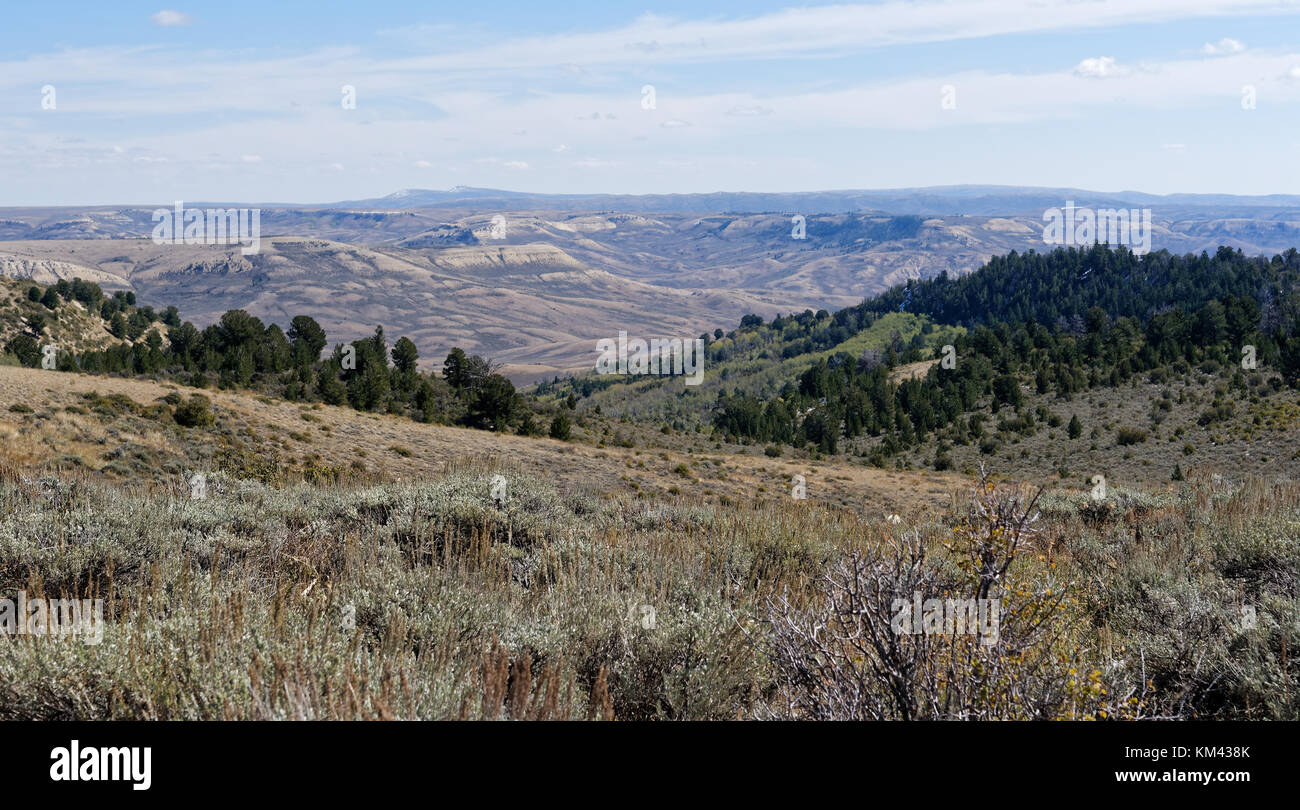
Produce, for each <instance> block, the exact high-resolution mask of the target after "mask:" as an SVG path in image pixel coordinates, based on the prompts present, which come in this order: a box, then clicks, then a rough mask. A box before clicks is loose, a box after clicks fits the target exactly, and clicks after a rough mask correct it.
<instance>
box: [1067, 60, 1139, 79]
mask: <svg viewBox="0 0 1300 810" xmlns="http://www.w3.org/2000/svg"><path fill="white" fill-rule="evenodd" d="M1126 73H1128V68H1124V67H1120V66H1119V65H1118V64H1116V62H1115V59H1114V58H1113V57H1110V56H1098V57H1096V58H1090V59H1084V60H1083V61H1082V62H1080V63H1079V64H1078V65H1076V66H1075V68H1074V75H1076V76H1083V77H1084V78H1087V79H1110V78H1114V77H1115V76H1123V75H1125V74H1126Z"/></svg>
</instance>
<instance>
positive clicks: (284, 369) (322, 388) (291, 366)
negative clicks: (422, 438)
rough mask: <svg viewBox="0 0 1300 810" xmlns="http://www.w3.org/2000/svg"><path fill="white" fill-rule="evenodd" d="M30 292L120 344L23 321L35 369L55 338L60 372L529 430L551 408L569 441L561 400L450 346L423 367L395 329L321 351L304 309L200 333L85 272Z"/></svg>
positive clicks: (21, 337)
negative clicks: (83, 344)
mask: <svg viewBox="0 0 1300 810" xmlns="http://www.w3.org/2000/svg"><path fill="white" fill-rule="evenodd" d="M30 289H31V292H29V294H28V297H29V298H30V299H31V300H32V301H34V302H40V303H42V304H43V305H44V306H45V307H46V308H48V309H49V311H50V316H49V317H51V318H53V317H58V309H59V306H60V302H70V301H76V302H78V304H79V305H80V306H81V307H82V308H83V309H85V310H87V311H89V312H95V313H98V314H99V316H100V317H101V318H103V320H104V321H105V327H106V328H107V330H108V332H109V333H110V334H111V335H112V336H113V337H115V338H118V339H119V340H120V342H117V343H114V344H113V345H111V346H109V347H107V348H104V349H94V350H86V351H80V352H77V351H72V350H68V349H65V348H62V347H60V345H59V344H58V342H57V341H52V340H51V339H50V338H49V336H48V335H47V334H45V332H46V324H45V321H44V320H43V319H41V318H27V319H26V323H27V326H26V329H25V330H24V331H22V332H20V333H19V334H16V335H14V336H13V337H11V338H10V339H9V341H8V342H7V343H6V344H5V352H6V354H7V355H9V356H10V357H11V358H13V359H11V360H10V362H17V363H21V364H22V365H25V366H28V367H32V368H37V367H41V366H42V365H43V364H44V361H45V358H46V351H47V349H46V347H47V346H52V347H53V349H54V353H53V359H54V368H56V369H57V370H60V371H83V372H88V373H97V374H128V375H136V374H149V375H159V376H165V377H171V378H174V379H176V380H178V381H180V382H183V383H185V384H187V385H190V386H193V387H196V388H206V387H209V386H214V385H215V386H217V387H220V388H252V389H255V390H258V391H262V392H265V393H268V394H273V395H276V396H280V397H283V398H284V399H287V400H290V401H299V402H324V403H326V404H329V405H349V406H351V407H353V408H355V409H357V410H363V411H386V412H388V413H392V414H399V415H406V416H410V417H412V418H414V419H417V420H420V421H424V422H438V423H441V424H462V425H467V426H470V427H476V428H482V429H486V430H498V431H500V430H516V431H517V432H519V433H522V434H525V435H541V434H543V433H546V432H547V431H546V428H545V426H544V424H541V423H539V420H540V419H542V418H543V417H546V418H549V422H550V433H551V435H553V436H555V437H556V438H568V432H569V423H568V419H567V417H566V416H564V415H563V414H562V413H560V411H561V410H562V407H551V408H546V407H543V406H541V405H540V404H539V403H538V402H537V401H536V400H535V399H534V398H532V397H526V396H524V395H522V394H520V393H519V392H517V391H516V390H515V387H514V385H513V384H512V383H511V382H510V381H509V380H508V379H506V378H505V377H503V376H502V375H500V374H498V373H497V368H496V366H495V365H494V364H493V363H492V362H491V361H489V360H485V359H484V358H482V357H479V356H477V355H473V356H467V355H466V354H465V352H464V351H462V350H461V349H459V348H455V349H453V350H452V351H451V352H450V354H449V355H448V356H447V359H446V362H445V363H444V365H443V368H442V369H441V370H434V371H431V372H429V373H424V372H421V371H420V370H419V367H418V362H419V356H420V355H419V351H418V349H417V347H416V345H415V343H414V342H413V341H411V340H410V339H409V338H406V337H400V338H398V339H397V341H396V342H394V343H393V345H392V346H391V347H389V345H388V340H387V337H386V336H385V334H384V329H383V327H382V326H379V327H376V329H375V332H374V334H373V335H371V336H370V337H368V338H362V339H360V340H354V341H351V342H350V343H346V344H344V343H338V344H335V346H334V348H333V351H332V353H330V354H328V355H327V356H325V357H322V352H324V350H325V349H326V348H327V346H328V345H329V338H328V336H327V335H326V333H325V330H324V329H323V328H322V327H321V326H320V324H319V323H318V322H317V321H316V320H315V319H314V318H312V317H310V316H308V315H298V316H296V317H294V318H293V319H292V321H291V322H290V326H289V330H288V331H287V332H285V331H284V330H283V329H281V328H280V326H279V325H277V324H275V323H271V324H264V323H263V322H262V320H261V319H260V318H257V317H255V316H253V315H250V314H249V313H248V312H246V311H244V310H242V309H235V310H230V311H228V312H226V313H225V314H224V315H222V316H221V319H220V320H219V321H218V322H217V323H214V324H212V325H210V326H208V327H206V328H204V329H202V330H200V329H198V328H197V327H195V326H194V324H192V323H190V322H189V321H185V322H182V321H181V320H180V317H179V314H178V313H177V310H176V308H175V307H168V308H167V309H166V311H165V312H163V313H162V314H161V315H160V314H158V313H155V312H154V310H153V309H152V308H151V307H147V306H141V307H137V306H136V302H135V296H134V295H133V294H132V293H129V292H117V293H115V294H114V295H112V296H106V295H104V293H103V291H102V290H101V289H100V288H99V287H98V285H95V284H93V283H89V282H85V281H82V280H81V279H75V280H73V281H72V282H66V281H60V282H59V283H58V284H57V285H53V286H50V287H48V288H42V287H40V286H37V285H33V286H32V287H31V288H30ZM164 335H165V337H164Z"/></svg>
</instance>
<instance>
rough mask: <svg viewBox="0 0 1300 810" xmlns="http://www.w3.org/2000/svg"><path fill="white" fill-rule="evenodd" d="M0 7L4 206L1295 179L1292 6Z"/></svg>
mask: <svg viewBox="0 0 1300 810" xmlns="http://www.w3.org/2000/svg"><path fill="white" fill-rule="evenodd" d="M5 16H6V22H7V25H6V26H5V27H4V29H3V30H0V45H2V46H3V50H2V51H0V102H3V103H0V205H10V206H12V205H60V204H64V205H72V204H112V203H122V204H165V203H169V202H171V201H173V200H178V199H183V200H190V201H207V200H222V201H247V202H303V203H310V202H327V201H335V200H344V199H358V198H365V197H374V196H382V195H384V194H387V193H390V192H392V191H396V190H399V189H403V188H448V187H451V186H456V185H473V186H490V187H498V188H508V189H516V190H526V191H539V192H559V193H580V192H583V193H589V192H612V193H647V192H707V191H720V190H725V191H799V190H814V189H828V188H896V187H904V186H925V185H949V184H960V183H994V184H1009V185H1041V186H1077V187H1083V188H1092V189H1100V190H1123V189H1136V190H1142V191H1150V192H1155V193H1169V192H1229V193H1239V194H1265V193H1300V0H1087V1H1086V2H1081V1H1080V0H921V1H920V2H912V1H911V0H892V1H888V2H873V3H864V4H838V5H827V4H818V3H806V4H802V5H791V4H790V3H769V2H752V1H751V2H744V3H716V2H712V3H711V2H679V1H677V0H674V1H673V2H653V0H652V1H651V2H648V3H637V4H626V3H620V2H615V1H612V0H602V1H601V2H590V1H589V0H576V2H566V3H564V4H562V5H556V6H550V5H549V4H544V3H537V2H519V3H516V2H492V3H477V4H464V3H457V4H444V3H434V4H430V3H421V2H383V0H371V2H366V3H329V2H311V3H307V2H266V0H262V2H257V3H253V2H246V0H226V1H225V2H222V3H207V4H203V5H184V4H182V5H176V6H172V7H166V8H164V7H162V6H159V5H157V4H143V3H137V2H119V3H113V4H106V3H103V2H102V0H101V2H63V3H59V2H53V3H46V4H34V3H24V4H21V5H16V6H14V7H10V8H6V10H5ZM646 85H651V86H653V88H654V100H655V104H654V107H653V109H646V108H645V106H644V105H643V93H642V88H643V87H644V86H646ZM344 86H348V87H352V88H355V99H356V104H355V108H345V106H344V105H343V104H342V103H341V102H342V98H343V88H344ZM945 87H947V88H950V89H949V90H948V91H947V93H946V94H945V90H944V88H945ZM1248 97H1253V99H1254V104H1253V106H1252V105H1249V104H1245V105H1244V104H1243V99H1244V98H1248ZM945 98H947V99H948V100H949V101H951V102H954V103H952V104H948V105H946V106H945V104H944V103H943V102H944V100H945Z"/></svg>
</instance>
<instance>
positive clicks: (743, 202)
mask: <svg viewBox="0 0 1300 810" xmlns="http://www.w3.org/2000/svg"><path fill="white" fill-rule="evenodd" d="M1067 200H1073V201H1074V202H1075V203H1076V204H1078V205H1080V206H1084V205H1086V206H1092V207H1114V208H1118V207H1139V208H1151V209H1153V210H1155V211H1157V212H1159V213H1160V214H1162V215H1164V216H1171V217H1176V216H1180V215H1199V216H1207V215H1209V216H1215V217H1224V216H1234V215H1249V216H1251V217H1253V218H1259V217H1271V216H1275V215H1288V214H1289V215H1300V195H1295V194H1267V195H1261V196H1241V195H1235V194H1167V195H1161V194H1148V193H1146V192H1141V191H1117V192H1104V191H1090V190H1087V189H1078V188H1047V187H1036V186H994V185H959V186H926V187H917V188H900V189H846V190H830V191H802V192H747V191H740V192H726V191H719V192H712V193H697V194H535V193H531V192H521V191H506V190H501V189H491V188H475V187H471V186H456V187H454V188H451V189H447V190H434V189H405V190H402V191H398V192H395V193H393V194H389V195H387V196H384V197H376V198H372V199H367V200H350V201H345V202H338V203H331V204H328V205H319V206H302V207H304V208H355V207H373V208H380V209H407V208H466V207H472V208H479V209H482V208H497V209H500V210H506V211H522V210H543V209H544V210H551V211H633V212H639V213H778V212H791V213H804V214H810V213H816V214H838V213H863V212H879V213H890V214H915V215H921V216H957V215H967V216H996V215H1025V214H1034V213H1039V214H1041V212H1042V211H1043V210H1044V209H1047V208H1051V207H1054V206H1060V205H1063V204H1064V203H1065V202H1066V201H1067Z"/></svg>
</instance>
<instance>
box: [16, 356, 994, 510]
mask: <svg viewBox="0 0 1300 810" xmlns="http://www.w3.org/2000/svg"><path fill="white" fill-rule="evenodd" d="M194 393H196V392H195V391H194V389H190V388H184V387H180V386H176V385H173V384H171V383H165V382H163V383H158V382H150V381H147V380H127V379H122V378H118V377H103V376H91V375H85V374H75V373H69V372H58V371H45V370H42V369H27V368H18V367H13V366H0V439H2V440H3V443H2V445H0V460H2V462H3V463H4V464H7V465H9V466H10V467H11V468H12V469H15V470H19V471H25V472H26V473H27V474H30V475H37V474H41V473H43V472H49V471H55V470H63V471H81V473H82V474H87V475H91V476H92V477H104V478H106V479H108V480H111V481H114V482H120V483H126V484H139V485H142V486H155V485H161V486H182V485H183V483H184V482H185V481H186V480H188V477H189V476H191V475H193V474H194V473H196V472H205V471H222V472H226V473H228V474H229V475H231V476H232V477H245V478H249V477H251V478H258V479H261V480H266V481H272V482H283V481H286V480H294V479H298V478H308V479H312V480H319V479H322V478H327V479H331V480H332V479H349V478H356V479H361V480H372V479H373V480H381V481H418V480H425V479H428V478H430V477H432V476H435V475H441V474H443V473H445V472H447V471H449V470H451V469H454V468H456V467H457V466H458V465H460V466H464V465H466V464H471V463H473V464H478V465H482V464H485V463H488V464H496V465H499V466H501V467H502V468H505V469H510V470H514V471H517V472H518V473H519V474H522V475H525V476H533V477H537V478H541V479H545V480H547V481H550V482H552V483H553V484H554V485H555V486H557V487H560V488H561V489H564V490H566V491H575V492H584V493H590V494H596V495H609V496H614V495H625V496H631V497H634V498H635V497H642V498H649V499H674V500H675V499H677V498H683V497H684V498H687V499H688V500H690V499H697V500H705V501H713V502H733V503H748V502H757V501H792V500H794V498H793V495H792V493H793V488H794V480H795V476H796V475H801V476H803V480H804V490H805V492H806V494H807V500H808V501H810V502H813V503H824V504H834V505H837V506H842V507H848V508H851V509H855V510H861V512H862V513H863V514H867V515H871V514H877V513H879V514H880V515H884V514H890V513H900V512H901V513H906V512H908V511H916V510H923V509H925V508H929V507H933V506H934V505H937V504H948V503H950V502H951V497H952V495H953V493H954V492H958V491H960V490H961V489H962V488H963V486H964V484H965V483H966V482H967V480H968V479H967V478H966V477H964V476H961V475H956V474H948V473H936V472H927V471H886V470H876V469H873V468H869V467H865V466H861V465H854V464H852V463H850V462H849V461H847V460H835V459H830V460H818V461H813V460H809V459H800V458H778V459H773V458H768V457H766V456H764V455H763V453H762V448H758V447H739V446H728V447H725V448H717V449H715V448H713V447H712V445H707V444H705V443H703V442H700V441H694V442H683V445H686V447H687V449H684V450H681V451H675V450H665V449H661V448H658V447H651V446H646V445H645V444H644V443H642V446H640V447H622V446H613V445H604V443H603V442H601V441H600V439H599V437H600V434H601V428H600V425H599V424H598V423H596V422H592V421H587V422H586V425H587V429H586V430H585V431H584V430H583V429H582V428H579V430H578V431H576V432H577V433H579V434H586V436H587V437H588V440H587V441H582V440H579V441H575V442H561V441H556V440H554V439H543V438H527V437H523V436H515V435H510V434H498V433H491V432H488V431H482V430H470V429H467V428H458V427H447V426H441V425H429V424H421V423H418V422H413V421H411V420H410V419H406V418H402V417H396V416H389V415H386V414H373V413H363V412H358V411H355V410H352V409H350V408H342V407H332V406H328V405H319V404H317V405H312V406H305V405H298V404H293V403H288V402H283V401H279V400H272V399H269V398H266V397H259V396H255V395H253V394H250V393H243V392H241V393H232V392H221V391H215V392H214V391H204V392H198V393H200V394H201V395H202V396H206V397H208V398H209V399H210V400H211V404H212V411H213V413H214V414H215V423H214V424H213V425H212V426H209V427H195V428H186V427H181V426H180V425H178V424H176V423H175V421H174V419H173V418H172V411H171V408H170V407H169V406H168V404H167V403H166V402H165V401H164V398H165V397H168V396H171V397H172V398H173V399H176V398H177V397H181V398H184V399H188V398H189V397H190V396H191V395H193V394H194ZM580 424H581V423H580Z"/></svg>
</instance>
